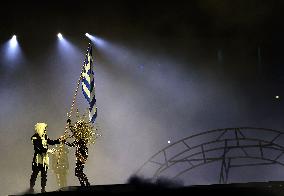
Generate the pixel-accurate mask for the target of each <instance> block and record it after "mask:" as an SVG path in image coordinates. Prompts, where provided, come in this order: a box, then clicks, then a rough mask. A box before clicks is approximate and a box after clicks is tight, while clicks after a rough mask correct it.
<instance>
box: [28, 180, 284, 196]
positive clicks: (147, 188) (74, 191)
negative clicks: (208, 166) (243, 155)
mask: <svg viewBox="0 0 284 196" xmlns="http://www.w3.org/2000/svg"><path fill="white" fill-rule="evenodd" d="M136 194H155V195H163V194H165V195H168V194H170V195H187V196H195V195H196V196H200V195H222V196H223V195H227V196H232V195H239V196H284V181H280V182H278V181H277V182H276V181H273V182H252V183H238V184H222V185H221V184H216V185H196V186H170V187H167V186H164V185H155V184H113V185H95V186H90V187H80V186H70V187H64V188H61V189H59V190H56V191H52V192H46V193H34V194H29V193H26V194H23V195H50V196H52V195H136Z"/></svg>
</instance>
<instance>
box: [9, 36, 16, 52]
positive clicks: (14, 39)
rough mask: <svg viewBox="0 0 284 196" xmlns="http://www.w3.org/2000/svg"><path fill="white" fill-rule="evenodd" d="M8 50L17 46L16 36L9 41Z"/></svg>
mask: <svg viewBox="0 0 284 196" xmlns="http://www.w3.org/2000/svg"><path fill="white" fill-rule="evenodd" d="M9 44H10V48H11V49H12V48H16V47H17V45H18V41H17V36H16V35H13V36H12V38H11V39H10V42H9Z"/></svg>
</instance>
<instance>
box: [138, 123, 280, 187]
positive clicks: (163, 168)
mask: <svg viewBox="0 0 284 196" xmlns="http://www.w3.org/2000/svg"><path fill="white" fill-rule="evenodd" d="M283 134H284V133H283V132H280V131H277V130H272V129H265V128H253V127H238V128H226V129H216V130H211V131H206V132H202V133H199V134H196V135H192V136H189V137H186V138H184V139H181V140H179V141H177V142H175V143H173V144H171V145H169V146H167V147H166V148H164V149H162V150H160V151H159V152H157V153H156V154H154V155H153V156H152V157H151V158H150V159H149V160H148V161H146V162H145V163H144V164H143V165H142V166H141V167H140V168H139V170H138V171H137V172H136V174H143V173H144V172H145V171H146V170H149V169H150V170H151V171H152V172H151V178H152V179H156V178H158V177H159V176H163V175H166V173H172V174H171V175H170V176H168V177H170V178H171V179H176V178H178V177H180V176H182V175H183V174H185V173H186V172H189V171H190V170H193V169H195V168H197V167H199V166H202V165H205V164H209V163H212V162H216V161H219V162H220V163H221V164H220V174H219V183H220V184H225V183H228V179H229V171H230V169H231V168H237V167H247V166H258V165H272V164H279V165H281V166H284V157H282V155H283V154H284V147H283V146H282V145H281V141H283V139H284V138H282V137H283ZM281 138H282V139H281ZM196 143H197V144H196ZM282 158H283V159H282ZM176 168H179V169H178V170H177V169H176ZM168 171H171V172H168Z"/></svg>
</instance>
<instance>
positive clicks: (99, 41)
mask: <svg viewBox="0 0 284 196" xmlns="http://www.w3.org/2000/svg"><path fill="white" fill-rule="evenodd" d="M85 35H86V36H87V37H88V38H89V39H90V40H91V41H92V42H93V43H94V44H95V45H96V46H99V47H103V46H105V45H106V42H105V41H104V40H103V39H101V38H99V37H97V36H94V35H91V34H89V33H85Z"/></svg>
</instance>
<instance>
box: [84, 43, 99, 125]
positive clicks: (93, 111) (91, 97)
mask: <svg viewBox="0 0 284 196" xmlns="http://www.w3.org/2000/svg"><path fill="white" fill-rule="evenodd" d="M82 92H83V94H84V97H85V98H86V100H87V101H88V103H89V120H90V122H92V123H94V122H95V120H96V117H97V107H96V97H95V80H94V67H93V56H92V45H91V44H89V46H88V50H87V53H86V57H85V61H84V66H83V71H82Z"/></svg>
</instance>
